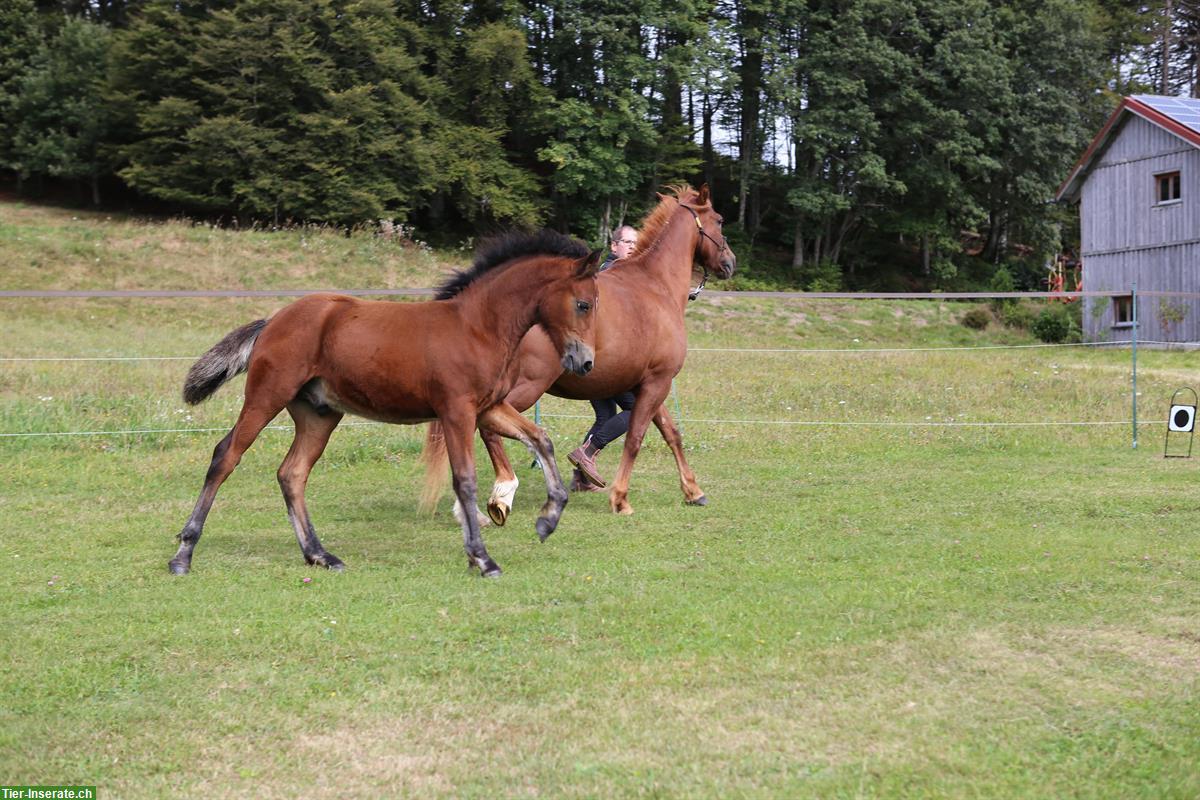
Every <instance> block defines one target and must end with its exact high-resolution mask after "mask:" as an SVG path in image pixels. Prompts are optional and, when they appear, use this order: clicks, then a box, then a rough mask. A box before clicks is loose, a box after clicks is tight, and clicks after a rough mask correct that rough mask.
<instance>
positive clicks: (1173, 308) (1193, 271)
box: [1083, 244, 1200, 342]
mask: <svg viewBox="0 0 1200 800" xmlns="http://www.w3.org/2000/svg"><path fill="white" fill-rule="evenodd" d="M1198 274H1200V244H1186V245H1177V246H1174V247H1156V248H1153V249H1150V250H1133V251H1127V252H1123V253H1112V254H1109V255H1093V256H1091V257H1087V258H1085V259H1084V262H1083V288H1084V289H1087V290H1089V291H1119V292H1128V291H1129V290H1130V288H1131V287H1132V286H1133V283H1134V282H1135V281H1136V282H1137V287H1138V290H1139V291H1145V290H1155V291H1163V292H1196V291H1198V290H1200V280H1198ZM1083 300H1084V303H1083V331H1084V338H1085V339H1086V340H1087V341H1089V342H1127V341H1129V339H1130V338H1131V335H1132V331H1131V330H1130V329H1129V328H1127V327H1119V328H1118V327H1113V322H1114V318H1113V304H1112V302H1111V301H1110V300H1109V299H1108V298H1107V297H1085V298H1084V299H1083ZM1137 313H1138V323H1139V324H1138V339H1139V340H1143V341H1163V342H1200V300H1193V299H1185V298H1180V297H1144V296H1143V297H1139V298H1138V310H1137ZM1179 317H1182V319H1176V318H1179Z"/></svg>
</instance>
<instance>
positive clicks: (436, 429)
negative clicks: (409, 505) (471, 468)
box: [418, 419, 450, 514]
mask: <svg viewBox="0 0 1200 800" xmlns="http://www.w3.org/2000/svg"><path fill="white" fill-rule="evenodd" d="M449 460H450V459H449V457H448V456H447V455H446V434H445V432H444V431H443V430H442V421H441V420H438V419H435V420H434V421H433V422H431V423H429V429H428V430H427V431H426V432H425V447H424V448H423V449H422V450H421V463H422V464H424V465H425V485H424V486H423V487H422V489H421V499H420V501H419V502H418V507H419V508H420V509H421V511H423V512H425V513H426V514H429V513H432V512H433V510H434V509H435V508H436V507H437V502H438V500H440V499H441V497H442V492H443V491H445V489H446V464H447V463H448V462H449Z"/></svg>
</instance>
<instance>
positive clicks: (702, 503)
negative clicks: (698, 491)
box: [687, 494, 708, 506]
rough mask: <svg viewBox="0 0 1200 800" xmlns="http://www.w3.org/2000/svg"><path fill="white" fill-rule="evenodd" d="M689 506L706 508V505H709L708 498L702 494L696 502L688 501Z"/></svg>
mask: <svg viewBox="0 0 1200 800" xmlns="http://www.w3.org/2000/svg"><path fill="white" fill-rule="evenodd" d="M687 504H688V505H689V506H706V505H708V496H707V495H703V494H702V495H700V496H699V497H697V498H696V499H695V500H688V501H687Z"/></svg>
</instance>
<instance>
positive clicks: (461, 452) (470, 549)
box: [441, 411, 500, 578]
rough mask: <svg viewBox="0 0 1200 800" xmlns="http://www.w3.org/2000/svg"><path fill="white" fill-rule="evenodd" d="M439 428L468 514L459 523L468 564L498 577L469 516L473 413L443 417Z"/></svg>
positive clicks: (458, 494) (472, 502)
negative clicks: (443, 435)
mask: <svg viewBox="0 0 1200 800" xmlns="http://www.w3.org/2000/svg"><path fill="white" fill-rule="evenodd" d="M441 419H442V428H443V430H444V431H445V435H446V455H447V456H449V458H450V471H451V473H452V474H453V476H454V494H455V496H456V497H457V498H458V502H459V503H460V504H461V506H462V507H463V509H465V510H466V511H467V513H465V514H463V515H462V519H461V520H460V521H461V523H462V529H463V547H464V548H465V549H466V551H467V565H468V566H469V567H472V568H477V569H478V570H479V574H480V575H482V576H483V577H485V578H494V577H497V576H499V575H500V567H499V565H498V564H496V562H495V561H493V560H492V558H491V556H489V555H488V552H487V548H485V547H484V546H483V537H482V536H480V534H479V519H478V517H477V515H476V514H475V513H472V512H473V510H474V509H475V508H476V506H475V441H474V440H475V414H474V412H473V411H471V412H469V413H464V412H461V411H460V412H458V413H454V414H445V415H442V417H441Z"/></svg>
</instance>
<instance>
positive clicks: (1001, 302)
mask: <svg viewBox="0 0 1200 800" xmlns="http://www.w3.org/2000/svg"><path fill="white" fill-rule="evenodd" d="M988 288H989V289H991V290H992V291H993V292H1013V291H1016V283H1015V282H1014V281H1013V276H1012V273H1011V272H1009V271H1008V268H1007V267H1005V266H1003V265H1001V266H999V267H997V268H996V272H995V274H994V275H992V282H991V285H990V286H989V287H988ZM1016 304H1017V298H1015V297H993V298H992V300H991V302H990V303H989V305H990V306H991V307H992V311H994V312H995V313H996V314H999V315H1003V314H1004V312H1005V311H1006V310H1008V309H1010V308H1012V307H1013V306H1015V305H1016Z"/></svg>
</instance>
